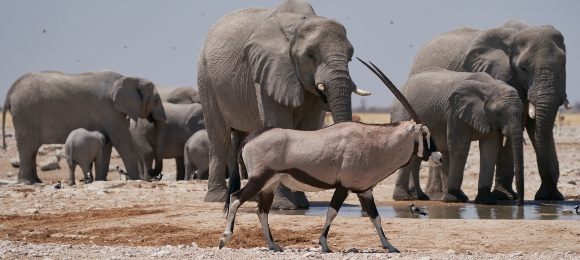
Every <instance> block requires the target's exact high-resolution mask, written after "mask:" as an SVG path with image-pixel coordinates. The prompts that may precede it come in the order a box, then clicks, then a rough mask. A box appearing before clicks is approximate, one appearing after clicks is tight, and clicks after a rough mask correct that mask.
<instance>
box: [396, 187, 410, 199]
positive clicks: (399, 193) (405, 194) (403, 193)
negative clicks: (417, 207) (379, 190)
mask: <svg viewBox="0 0 580 260" xmlns="http://www.w3.org/2000/svg"><path fill="white" fill-rule="evenodd" d="M393 200H396V201H401V200H402V201H405V200H413V195H411V193H410V192H409V191H407V190H405V189H404V188H402V187H395V191H394V192H393Z"/></svg>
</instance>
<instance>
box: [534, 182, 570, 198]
mask: <svg viewBox="0 0 580 260" xmlns="http://www.w3.org/2000/svg"><path fill="white" fill-rule="evenodd" d="M534 200H552V197H551V196H550V193H549V192H548V190H547V189H546V188H544V185H540V189H538V191H537V192H536V195H535V196H534ZM553 200H564V195H562V193H561V192H560V191H559V190H556V197H555V198H554V199H553Z"/></svg>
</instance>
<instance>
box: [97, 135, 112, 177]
mask: <svg viewBox="0 0 580 260" xmlns="http://www.w3.org/2000/svg"><path fill="white" fill-rule="evenodd" d="M112 152H113V146H112V145H111V144H110V143H109V144H105V145H104V146H103V152H102V156H101V169H100V171H99V170H98V169H97V172H96V174H97V180H101V179H102V180H106V179H107V176H108V175H109V165H110V163H111V153H112ZM96 165H97V167H98V165H99V164H98V163H97V164H96ZM99 175H100V176H99Z"/></svg>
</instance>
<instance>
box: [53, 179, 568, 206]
mask: <svg viewBox="0 0 580 260" xmlns="http://www.w3.org/2000/svg"><path fill="white" fill-rule="evenodd" d="M60 187H61V185H60V181H58V183H57V184H56V186H54V189H55V190H60ZM576 207H578V206H576ZM576 210H578V209H576Z"/></svg>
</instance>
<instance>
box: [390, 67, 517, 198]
mask: <svg viewBox="0 0 580 260" xmlns="http://www.w3.org/2000/svg"><path fill="white" fill-rule="evenodd" d="M401 92H402V93H403V94H404V95H405V97H406V98H407V99H408V100H409V103H410V104H411V105H412V106H413V108H414V109H415V110H416V111H417V114H418V115H419V117H420V118H422V119H423V120H424V121H425V124H427V125H429V129H430V130H431V136H432V137H433V139H434V140H435V143H437V144H439V151H440V152H441V154H442V155H443V165H442V166H441V167H436V168H434V169H431V171H432V172H434V173H435V174H436V176H435V177H437V178H432V177H433V176H430V183H429V184H428V187H427V193H428V194H429V197H427V196H426V195H425V194H424V193H423V192H422V191H421V188H420V186H419V169H420V168H419V166H420V163H421V161H420V160H419V158H416V157H414V158H412V159H411V161H410V162H409V164H408V165H407V166H405V167H403V168H401V170H400V172H399V176H398V178H397V182H396V184H395V192H394V193H393V199H395V200H412V199H415V198H419V199H429V198H430V199H434V200H443V201H445V202H466V201H467V199H468V198H467V196H466V195H465V194H464V193H463V192H462V191H461V183H462V182H463V171H464V168H465V162H466V160H467V155H468V153H469V148H470V144H471V141H473V140H479V145H480V156H481V161H480V175H479V185H478V194H477V197H476V198H475V203H479V204H495V203H496V198H495V196H493V195H492V194H491V185H492V182H493V174H494V168H495V165H496V162H497V160H498V154H499V151H500V148H501V147H502V139H503V145H504V146H505V145H506V141H509V143H510V146H511V152H512V153H513V158H514V161H513V162H512V166H510V167H514V166H515V175H516V189H517V194H518V204H520V205H521V204H523V196H524V194H523V192H524V190H523V185H524V182H523V166H524V165H523V146H522V142H523V141H522V140H523V126H522V109H523V105H522V102H521V100H520V99H519V96H518V92H517V90H516V89H514V88H513V87H511V86H509V85H508V84H506V83H504V82H502V81H499V80H495V79H493V78H492V77H491V76H490V75H488V74H486V73H483V72H479V73H471V72H454V71H449V70H444V69H438V68H430V69H426V70H424V71H423V72H421V73H418V74H415V75H412V76H411V77H409V79H408V80H407V82H406V83H405V85H404V86H403V87H402V88H401ZM409 119H410V116H409V115H408V113H407V112H406V111H405V108H404V107H403V106H402V105H401V103H400V102H398V101H397V100H394V101H393V104H392V106H391V122H397V121H405V120H409ZM502 135H503V136H505V137H504V138H502ZM411 172H412V173H413V180H414V189H415V192H416V194H412V192H411V190H410V189H409V175H410V174H411ZM438 179H440V181H438ZM413 195H415V196H417V197H414V196H413Z"/></svg>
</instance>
